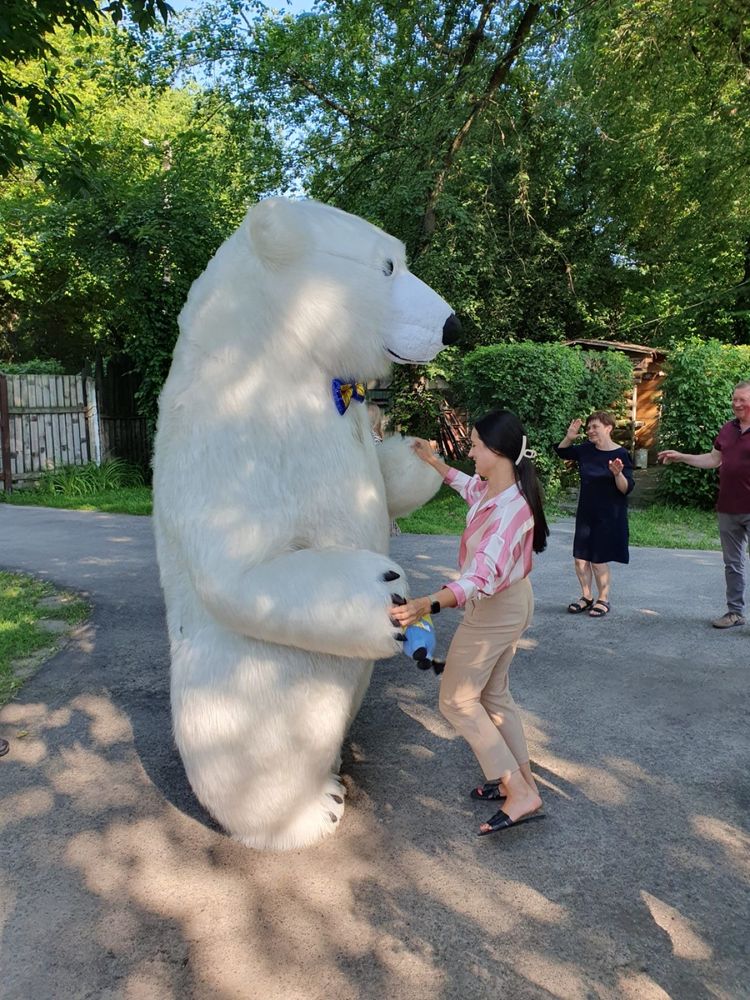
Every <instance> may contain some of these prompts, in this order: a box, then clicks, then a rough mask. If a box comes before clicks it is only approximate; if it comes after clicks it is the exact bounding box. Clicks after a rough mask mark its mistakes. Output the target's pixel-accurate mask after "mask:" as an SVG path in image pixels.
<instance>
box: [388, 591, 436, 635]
mask: <svg viewBox="0 0 750 1000" xmlns="http://www.w3.org/2000/svg"><path fill="white" fill-rule="evenodd" d="M429 613H430V599H429V597H414V598H413V599H412V600H411V601H407V602H406V604H394V605H393V606H392V607H391V609H390V611H389V614H390V616H391V621H394V622H398V624H399V625H400V626H401V628H408V627H409V625H413V624H414V622H418V621H419V619H420V618H424V616H425V615H428V614H429Z"/></svg>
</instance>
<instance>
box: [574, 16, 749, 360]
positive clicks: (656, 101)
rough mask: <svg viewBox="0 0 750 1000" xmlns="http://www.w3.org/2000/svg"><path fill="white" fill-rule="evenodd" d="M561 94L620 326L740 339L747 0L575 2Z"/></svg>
mask: <svg viewBox="0 0 750 1000" xmlns="http://www.w3.org/2000/svg"><path fill="white" fill-rule="evenodd" d="M570 60H571V71H570V74H569V88H570V89H569V98H568V100H569V101H570V102H571V103H572V102H575V108H576V114H577V116H578V118H579V121H580V122H581V126H582V127H583V126H584V124H587V125H588V130H589V139H588V144H589V146H590V148H591V150H592V155H591V157H590V159H589V162H588V165H587V172H586V180H587V184H588V187H589V189H590V197H591V200H592V206H593V209H594V211H595V214H596V216H597V217H598V220H599V225H600V226H601V228H602V230H603V231H604V232H605V233H606V238H607V241H608V243H609V245H610V246H611V248H612V253H613V254H614V255H615V258H616V260H618V262H619V264H620V268H621V270H622V272H623V280H624V293H623V296H622V299H621V310H622V316H621V321H620V325H621V328H623V334H628V336H629V339H633V338H634V336H635V335H636V333H637V338H638V339H640V340H646V341H647V342H648V343H654V344H666V343H668V342H669V341H670V340H671V339H673V338H675V337H677V338H684V337H685V336H686V335H687V334H700V335H702V336H706V335H709V336H712V337H715V338H717V339H721V340H724V341H734V342H737V343H748V342H749V341H750V312H749V311H748V306H749V305H750V8H748V6H747V4H746V3H745V2H744V0H686V2H684V3H679V4H674V3H671V2H670V0H649V2H648V3H645V2H637V3H627V4H615V3H597V4H590V5H586V6H585V7H584V9H583V10H582V12H581V14H580V17H579V19H578V26H577V30H576V32H575V33H574V34H573V35H572V36H571V46H570Z"/></svg>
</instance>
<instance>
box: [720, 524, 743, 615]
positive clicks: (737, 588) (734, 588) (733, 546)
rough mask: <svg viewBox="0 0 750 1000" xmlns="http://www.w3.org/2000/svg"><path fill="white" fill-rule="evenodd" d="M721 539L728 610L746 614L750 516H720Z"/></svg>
mask: <svg viewBox="0 0 750 1000" xmlns="http://www.w3.org/2000/svg"><path fill="white" fill-rule="evenodd" d="M719 537H720V538H721V551H722V552H723V553H724V576H725V577H726V581H727V608H728V609H729V610H730V611H736V612H737V614H738V615H744V613H745V566H746V559H745V554H746V553H747V548H748V544H750V514H719Z"/></svg>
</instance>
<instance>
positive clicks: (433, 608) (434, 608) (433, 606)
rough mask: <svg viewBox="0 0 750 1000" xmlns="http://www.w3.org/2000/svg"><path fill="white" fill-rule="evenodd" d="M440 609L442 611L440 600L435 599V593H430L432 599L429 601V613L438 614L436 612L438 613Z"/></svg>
mask: <svg viewBox="0 0 750 1000" xmlns="http://www.w3.org/2000/svg"><path fill="white" fill-rule="evenodd" d="M441 611H442V608H441V607H440V601H438V600H436V599H435V595H434V594H433V595H432V601H431V602H430V614H431V615H438V614H440V612H441Z"/></svg>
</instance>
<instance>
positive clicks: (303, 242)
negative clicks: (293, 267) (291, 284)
mask: <svg viewBox="0 0 750 1000" xmlns="http://www.w3.org/2000/svg"><path fill="white" fill-rule="evenodd" d="M245 227H246V232H247V235H248V238H249V240H250V243H251V244H252V247H253V250H254V251H255V253H256V254H257V255H258V257H259V258H260V259H261V260H262V261H263V263H264V264H265V265H266V266H267V267H271V268H274V269H277V268H282V267H285V266H286V265H287V264H290V263H292V262H293V261H294V260H296V259H297V258H298V257H301V256H302V255H303V254H304V253H305V252H306V251H307V249H308V247H309V246H310V244H311V242H312V233H311V231H310V227H309V224H308V219H307V212H305V209H304V205H302V204H301V203H300V202H294V201H290V200H289V199H288V198H266V199H265V200H263V201H259V202H258V204H257V205H254V206H253V207H252V208H251V209H250V211H249V212H248V213H247V216H246V218H245Z"/></svg>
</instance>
